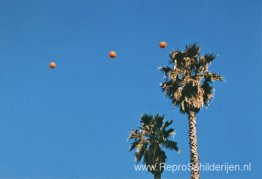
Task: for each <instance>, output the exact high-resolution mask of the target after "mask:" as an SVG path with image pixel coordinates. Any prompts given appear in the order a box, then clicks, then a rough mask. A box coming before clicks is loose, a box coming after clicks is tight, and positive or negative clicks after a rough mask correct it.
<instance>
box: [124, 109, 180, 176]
mask: <svg viewBox="0 0 262 179" xmlns="http://www.w3.org/2000/svg"><path fill="white" fill-rule="evenodd" d="M140 122H141V126H140V127H139V129H138V130H132V131H131V133H130V135H129V139H133V140H134V141H133V143H132V144H131V147H130V151H132V150H133V149H135V148H136V149H137V150H136V152H135V160H136V161H137V162H139V161H140V160H141V159H142V158H143V157H144V163H145V164H146V165H149V166H155V170H151V171H150V172H152V173H153V174H155V173H160V174H161V173H162V172H163V169H160V167H159V165H160V164H161V163H165V161H166V155H165V152H164V151H163V150H162V148H161V147H165V148H167V149H170V150H176V151H178V147H177V143H176V142H174V141H172V140H170V137H171V136H173V135H174V133H175V131H174V129H173V128H169V129H167V128H168V126H169V125H170V124H172V122H173V121H172V120H170V121H166V122H164V116H160V115H159V114H157V115H155V116H152V115H148V114H144V115H143V116H142V117H141V121H140Z"/></svg>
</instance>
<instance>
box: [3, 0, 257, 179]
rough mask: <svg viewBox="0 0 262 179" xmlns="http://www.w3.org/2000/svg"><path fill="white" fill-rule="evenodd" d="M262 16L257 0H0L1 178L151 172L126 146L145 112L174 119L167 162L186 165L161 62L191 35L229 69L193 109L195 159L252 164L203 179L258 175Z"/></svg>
mask: <svg viewBox="0 0 262 179" xmlns="http://www.w3.org/2000/svg"><path fill="white" fill-rule="evenodd" d="M261 22H262V21H261V2H260V1H259V0H253V1H247V0H246V1H237V0H219V1H218V0H216V1H208V0H200V1H197V2H196V1H193V0H189V1H179V0H165V1H160V0H155V1H149V0H145V1H139V0H132V1H129V0H123V1H120V0H108V1H102V0H34V1H33V0H23V1H21V0H0V63H1V65H0V84H1V85H0V178H6V177H7V178H8V177H12V178H23V177H31V178H40V177H41V178H43V177H44V178H45V177H57V178H59V177H60V178H83V177H85V178H152V175H151V174H150V173H147V172H136V171H134V167H133V165H134V158H133V154H132V153H129V152H128V149H129V143H130V142H128V141H127V136H128V133H129V131H130V130H131V129H134V128H136V127H137V126H138V125H139V118H140V116H141V114H142V113H152V114H154V113H160V114H165V115H166V118H167V119H174V120H175V122H174V125H173V127H174V128H175V129H176V132H177V134H176V136H175V140H176V141H177V142H178V144H179V146H180V148H181V152H180V153H179V154H177V153H175V152H168V161H167V162H168V163H169V164H187V163H188V161H189V148H188V136H187V131H188V128H187V119H186V116H184V115H182V114H180V113H179V112H178V110H177V109H173V108H172V105H171V103H170V101H169V100H168V99H167V98H166V97H165V95H164V94H163V93H162V92H161V89H160V88H159V83H160V82H161V81H162V74H161V73H160V72H159V71H158V70H157V67H159V66H161V65H167V64H168V60H169V56H168V54H169V53H170V52H171V51H172V50H174V49H177V48H179V49H183V48H184V46H185V45H186V44H189V43H193V42H198V43H199V44H200V45H201V47H202V53H206V52H214V53H216V54H218V55H219V56H218V58H217V60H216V61H215V62H214V63H213V64H212V66H211V70H212V71H214V72H218V73H220V74H222V75H223V76H224V77H225V79H226V83H221V82H220V83H216V84H214V86H215V88H216V94H215V99H214V100H213V101H212V102H211V104H210V106H209V107H208V109H206V108H204V109H203V110H202V111H201V112H200V113H199V115H198V119H197V121H198V142H199V155H200V161H201V162H202V163H205V162H210V163H211V162H215V163H218V164H223V163H225V162H228V163H232V164H246V163H249V162H251V163H252V171H251V172H231V173H229V174H225V173H224V172H202V173H201V176H202V178H261V177H262V176H261V172H260V170H261V167H262V165H261V157H262V156H261V150H262V144H261V143H262V139H261V133H260V131H261V125H262V121H261V119H259V114H260V113H259V112H261V109H262V108H261V107H262V105H261V100H262V95H261V91H262V85H261V82H262V80H261V77H262V70H261V68H262V60H261V57H262V53H261V46H262V45H261V40H262V39H261V30H262V29H261ZM162 40H164V41H166V42H167V44H168V46H167V48H165V49H160V48H159V46H158V44H159V42H160V41H162ZM110 50H115V51H117V54H118V56H117V58H116V59H113V60H112V59H110V58H109V57H108V52H109V51H110ZM51 61H55V62H56V63H57V68H56V69H55V70H50V69H49V67H48V64H49V62H51ZM163 177H164V178H178V177H180V178H189V172H176V173H171V172H165V173H164V174H163Z"/></svg>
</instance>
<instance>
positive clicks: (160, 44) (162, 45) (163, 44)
mask: <svg viewBox="0 0 262 179" xmlns="http://www.w3.org/2000/svg"><path fill="white" fill-rule="evenodd" d="M159 46H160V48H166V46H167V44H166V42H164V41H162V42H160V43H159Z"/></svg>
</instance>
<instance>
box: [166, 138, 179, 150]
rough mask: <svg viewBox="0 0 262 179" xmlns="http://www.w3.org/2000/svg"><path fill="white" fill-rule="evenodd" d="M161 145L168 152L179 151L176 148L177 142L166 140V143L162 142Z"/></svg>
mask: <svg viewBox="0 0 262 179" xmlns="http://www.w3.org/2000/svg"><path fill="white" fill-rule="evenodd" d="M163 145H164V146H165V147H166V148H167V149H169V150H175V151H179V148H178V146H177V142H174V141H171V140H167V141H165V142H163Z"/></svg>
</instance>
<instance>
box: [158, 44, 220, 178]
mask: <svg viewBox="0 0 262 179" xmlns="http://www.w3.org/2000/svg"><path fill="white" fill-rule="evenodd" d="M215 57H216V56H215V55H214V54H206V55H204V56H201V55H200V47H199V46H198V45H197V44H192V45H188V46H186V48H185V50H184V51H179V50H175V51H173V52H172V53H171V54H170V58H171V60H170V64H171V67H170V66H167V67H160V70H161V71H162V72H163V73H164V82H163V83H161V88H162V90H163V91H164V92H165V93H166V95H167V97H168V98H170V99H171V101H172V103H173V105H174V107H177V106H179V107H180V111H181V112H182V113H186V114H187V115H188V124H189V146H190V164H191V179H199V178H200V175H199V157H198V147H197V130H196V114H197V113H198V112H199V111H200V109H201V108H202V107H203V106H204V105H208V103H209V101H210V100H211V99H212V97H213V92H214V88H213V87H212V86H211V83H212V82H214V81H222V80H223V77H222V76H220V75H219V74H216V73H211V72H210V71H209V69H208V67H209V65H210V64H211V62H213V60H214V59H215Z"/></svg>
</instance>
